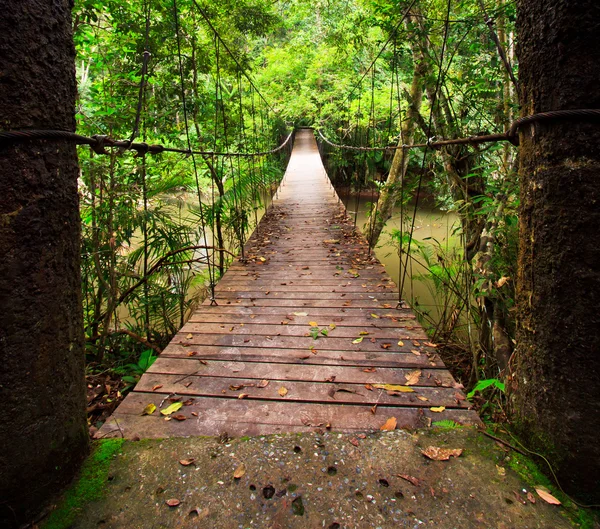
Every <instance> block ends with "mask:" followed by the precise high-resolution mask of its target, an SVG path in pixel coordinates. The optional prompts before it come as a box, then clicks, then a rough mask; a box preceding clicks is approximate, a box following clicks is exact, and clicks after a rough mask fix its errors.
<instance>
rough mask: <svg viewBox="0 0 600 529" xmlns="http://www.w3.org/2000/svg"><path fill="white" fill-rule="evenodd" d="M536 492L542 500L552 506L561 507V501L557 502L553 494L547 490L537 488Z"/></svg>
mask: <svg viewBox="0 0 600 529" xmlns="http://www.w3.org/2000/svg"><path fill="white" fill-rule="evenodd" d="M535 491H536V492H537V493H538V495H539V497H540V498H542V500H544V501H545V502H546V503H549V504H550V505H560V504H561V503H560V500H557V499H556V498H555V497H554V496H552V494H550V493H549V492H548V491H547V490H544V489H543V488H542V487H540V486H538V487H535Z"/></svg>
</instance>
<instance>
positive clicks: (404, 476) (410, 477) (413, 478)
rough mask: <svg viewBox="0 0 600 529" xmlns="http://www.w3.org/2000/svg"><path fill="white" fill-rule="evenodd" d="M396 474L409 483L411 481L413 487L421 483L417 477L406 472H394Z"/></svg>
mask: <svg viewBox="0 0 600 529" xmlns="http://www.w3.org/2000/svg"><path fill="white" fill-rule="evenodd" d="M396 476H398V477H399V478H402V479H405V480H406V481H408V482H409V483H412V484H413V485H414V486H415V487H418V486H419V485H420V484H421V482H420V481H419V480H418V479H417V478H415V477H413V476H409V475H408V474H396Z"/></svg>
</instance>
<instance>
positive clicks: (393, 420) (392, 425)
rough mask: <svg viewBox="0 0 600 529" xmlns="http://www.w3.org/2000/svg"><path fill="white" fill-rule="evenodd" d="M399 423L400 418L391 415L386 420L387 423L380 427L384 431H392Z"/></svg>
mask: <svg viewBox="0 0 600 529" xmlns="http://www.w3.org/2000/svg"><path fill="white" fill-rule="evenodd" d="M397 424H398V420H397V419H396V417H390V418H389V419H388V420H387V421H385V424H384V425H383V426H381V427H380V428H379V429H380V430H381V431H382V432H391V431H392V430H395V429H396V425H397Z"/></svg>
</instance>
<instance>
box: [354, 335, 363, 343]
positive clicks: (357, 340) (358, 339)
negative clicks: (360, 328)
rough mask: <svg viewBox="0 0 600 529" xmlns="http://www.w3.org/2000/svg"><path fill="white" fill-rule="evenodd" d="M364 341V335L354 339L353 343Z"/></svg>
mask: <svg viewBox="0 0 600 529" xmlns="http://www.w3.org/2000/svg"><path fill="white" fill-rule="evenodd" d="M362 341H363V338H362V336H361V337H360V338H357V339H356V340H352V343H354V344H356V343H360V342H362Z"/></svg>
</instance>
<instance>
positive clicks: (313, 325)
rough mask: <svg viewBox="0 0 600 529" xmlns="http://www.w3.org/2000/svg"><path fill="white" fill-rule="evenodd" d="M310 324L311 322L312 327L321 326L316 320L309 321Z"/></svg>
mask: <svg viewBox="0 0 600 529" xmlns="http://www.w3.org/2000/svg"><path fill="white" fill-rule="evenodd" d="M308 324H309V325H310V326H311V327H318V326H319V324H318V323H317V322H316V321H309V322H308Z"/></svg>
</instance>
